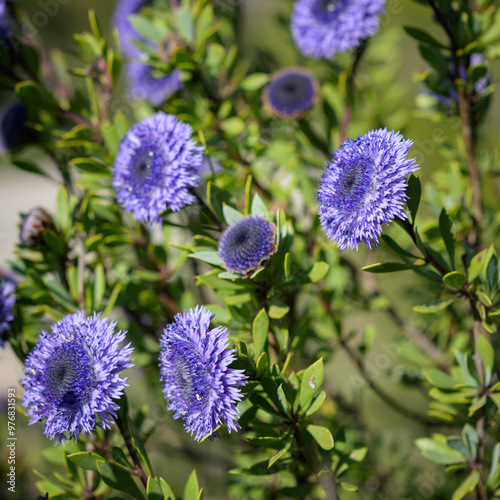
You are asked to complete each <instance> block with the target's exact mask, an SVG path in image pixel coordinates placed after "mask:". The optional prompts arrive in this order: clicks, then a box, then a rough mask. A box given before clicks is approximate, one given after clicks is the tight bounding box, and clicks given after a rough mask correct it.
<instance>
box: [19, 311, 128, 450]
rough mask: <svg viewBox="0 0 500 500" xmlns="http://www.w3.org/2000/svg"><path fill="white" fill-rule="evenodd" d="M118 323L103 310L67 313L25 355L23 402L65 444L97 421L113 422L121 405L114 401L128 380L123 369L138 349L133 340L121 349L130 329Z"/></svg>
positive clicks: (51, 435)
mask: <svg viewBox="0 0 500 500" xmlns="http://www.w3.org/2000/svg"><path fill="white" fill-rule="evenodd" d="M115 327H116V323H115V322H112V321H108V320H107V319H106V318H101V316H100V314H95V313H94V315H93V316H89V317H85V315H84V313H83V312H82V311H81V312H79V313H76V314H71V315H68V316H65V317H64V318H63V319H61V320H60V321H58V322H57V323H55V324H54V325H52V327H51V332H50V333H48V332H45V331H44V332H42V334H41V335H40V339H39V340H38V343H37V344H36V346H35V347H34V349H33V350H32V351H31V352H30V354H29V355H28V357H27V358H26V364H25V368H24V373H25V375H24V377H23V378H22V380H21V384H22V386H23V387H24V388H25V392H24V397H23V406H25V407H26V408H27V410H26V414H27V415H28V416H29V417H31V421H30V424H34V423H35V422H38V421H41V420H45V424H44V434H45V435H46V436H47V437H49V438H50V439H56V441H57V442H59V443H61V442H66V441H67V440H68V439H71V438H73V437H74V438H75V439H78V437H79V435H80V434H82V433H86V432H91V431H92V430H93V429H95V427H96V425H100V426H102V427H103V428H105V429H108V428H110V427H111V423H112V417H115V416H116V413H115V412H116V410H118V409H119V406H118V405H117V404H116V402H115V401H114V400H116V399H119V398H120V397H121V395H122V394H123V389H124V388H125V386H127V385H128V384H127V383H126V380H127V379H126V378H123V377H121V376H120V372H121V371H122V370H125V369H126V368H130V367H131V366H133V363H132V360H131V359H130V354H131V352H132V350H133V349H132V348H131V347H130V344H128V345H127V346H126V347H122V348H119V344H120V343H121V342H123V341H124V340H125V332H121V331H120V332H118V333H116V334H115V333H114V331H115ZM98 419H99V422H98ZM67 432H69V437H68V436H67V435H66V433H67Z"/></svg>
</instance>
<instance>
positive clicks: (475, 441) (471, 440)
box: [462, 424, 479, 460]
mask: <svg viewBox="0 0 500 500" xmlns="http://www.w3.org/2000/svg"><path fill="white" fill-rule="evenodd" d="M462 439H463V442H464V443H465V446H466V447H467V450H468V452H469V455H470V458H471V460H476V457H477V449H478V446H479V436H478V435H477V432H476V429H474V427H472V425H470V424H465V425H464V428H463V429H462Z"/></svg>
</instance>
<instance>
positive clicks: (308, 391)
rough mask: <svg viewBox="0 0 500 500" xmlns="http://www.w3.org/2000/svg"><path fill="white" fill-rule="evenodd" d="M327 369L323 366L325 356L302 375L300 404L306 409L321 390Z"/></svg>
mask: <svg viewBox="0 0 500 500" xmlns="http://www.w3.org/2000/svg"><path fill="white" fill-rule="evenodd" d="M324 377H325V370H324V367H323V358H320V359H318V361H316V362H315V363H313V364H312V365H311V366H310V367H309V368H307V370H305V371H304V373H303V375H302V381H301V383H300V391H299V406H300V407H301V408H302V409H306V408H307V406H308V404H309V402H310V401H311V399H312V397H313V396H314V394H315V393H316V392H317V391H318V390H319V388H320V386H321V384H322V383H323V379H324Z"/></svg>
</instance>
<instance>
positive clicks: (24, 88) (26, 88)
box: [16, 81, 57, 115]
mask: <svg viewBox="0 0 500 500" xmlns="http://www.w3.org/2000/svg"><path fill="white" fill-rule="evenodd" d="M16 94H17V95H18V96H19V99H21V101H23V102H24V104H26V105H27V106H28V107H31V108H40V109H43V110H44V111H48V112H49V113H50V114H52V115H54V114H56V109H57V103H56V101H55V99H54V97H53V96H52V94H50V93H49V92H47V91H46V90H45V89H43V88H42V87H41V86H40V85H39V84H38V83H35V82H32V81H26V82H20V83H18V84H17V85H16Z"/></svg>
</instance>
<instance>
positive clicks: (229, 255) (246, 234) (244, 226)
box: [219, 217, 276, 275]
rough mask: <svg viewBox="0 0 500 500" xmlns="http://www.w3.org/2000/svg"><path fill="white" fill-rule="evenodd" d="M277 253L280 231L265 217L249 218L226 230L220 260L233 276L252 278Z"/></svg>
mask: <svg viewBox="0 0 500 500" xmlns="http://www.w3.org/2000/svg"><path fill="white" fill-rule="evenodd" d="M275 251H276V227H275V225H274V224H272V223H271V222H269V221H268V220H267V219H265V218H264V217H246V218H244V219H240V220H239V221H237V222H235V223H234V224H233V225H232V226H231V227H229V228H228V229H226V231H225V232H224V234H223V235H222V237H221V239H220V241H219V257H220V258H221V259H222V262H223V263H224V267H226V268H227V269H228V270H229V271H231V272H236V273H239V274H242V275H245V274H248V273H250V272H251V271H253V270H255V269H257V268H258V267H259V266H261V265H262V263H263V262H264V261H266V260H267V259H269V258H270V257H271V256H272V255H273V254H274V252H275Z"/></svg>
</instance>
